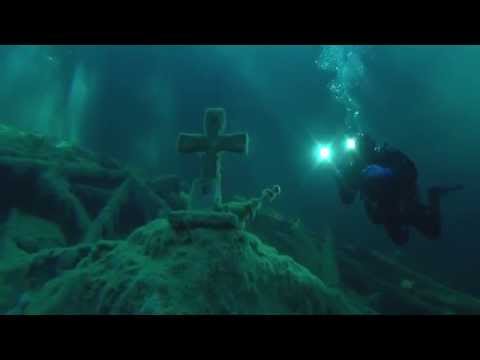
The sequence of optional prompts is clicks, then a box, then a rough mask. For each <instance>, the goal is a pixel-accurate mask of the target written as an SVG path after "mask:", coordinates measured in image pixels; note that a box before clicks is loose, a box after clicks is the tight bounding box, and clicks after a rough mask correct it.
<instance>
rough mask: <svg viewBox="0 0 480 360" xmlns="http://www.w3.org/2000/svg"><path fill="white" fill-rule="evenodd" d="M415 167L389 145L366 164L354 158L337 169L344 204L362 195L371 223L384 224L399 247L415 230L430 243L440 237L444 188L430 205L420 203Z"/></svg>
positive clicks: (432, 191)
mask: <svg viewBox="0 0 480 360" xmlns="http://www.w3.org/2000/svg"><path fill="white" fill-rule="evenodd" d="M417 178H418V173H417V169H416V166H415V164H414V163H413V161H412V160H410V159H409V158H408V157H407V156H406V155H405V154H403V153H402V152H400V151H398V150H396V149H393V148H390V147H389V146H387V145H384V146H382V147H377V148H375V150H373V151H371V152H370V154H368V156H365V158H364V160H363V161H362V160H360V159H359V158H351V159H350V160H348V161H346V162H345V163H344V164H343V165H340V166H339V167H338V169H337V176H336V179H337V185H338V189H339V195H340V198H341V200H342V202H343V203H344V204H351V203H353V202H354V200H355V197H356V196H357V194H358V193H360V196H361V197H362V200H363V201H364V206H365V210H366V213H367V216H368V218H369V220H370V221H371V222H372V223H374V224H382V225H383V226H384V227H385V230H386V231H387V233H388V235H389V236H390V238H391V239H392V240H393V241H394V242H395V243H396V244H399V245H402V244H405V243H406V242H408V239H409V231H408V227H409V226H413V227H414V228H416V229H417V230H418V231H420V232H421V233H422V234H423V235H424V236H425V237H427V238H429V239H436V238H438V237H439V236H440V231H441V217H440V209H439V208H440V207H439V196H440V193H441V191H436V190H438V189H440V188H431V189H430V191H429V204H428V205H424V204H422V203H421V202H420V199H419V191H418V185H417Z"/></svg>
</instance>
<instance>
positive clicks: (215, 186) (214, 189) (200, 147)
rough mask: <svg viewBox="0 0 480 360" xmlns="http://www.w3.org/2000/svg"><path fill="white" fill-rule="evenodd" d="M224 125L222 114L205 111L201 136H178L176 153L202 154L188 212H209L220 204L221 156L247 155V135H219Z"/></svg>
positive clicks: (220, 109) (220, 112)
mask: <svg viewBox="0 0 480 360" xmlns="http://www.w3.org/2000/svg"><path fill="white" fill-rule="evenodd" d="M225 123H226V120H225V110H224V109H222V108H218V109H214V108H210V109H207V110H206V111H205V117H204V133H203V134H185V133H181V134H180V135H179V136H178V140H177V151H178V152H179V153H183V154H191V153H203V155H202V172H201V176H200V177H199V178H198V179H195V180H194V181H193V184H192V189H191V192H190V208H191V209H192V210H205V209H210V210H212V209H214V208H215V207H216V206H218V205H219V204H221V203H222V187H221V178H222V174H221V156H222V152H225V151H228V152H234V153H240V154H247V153H248V134H246V133H241V134H223V132H224V130H225Z"/></svg>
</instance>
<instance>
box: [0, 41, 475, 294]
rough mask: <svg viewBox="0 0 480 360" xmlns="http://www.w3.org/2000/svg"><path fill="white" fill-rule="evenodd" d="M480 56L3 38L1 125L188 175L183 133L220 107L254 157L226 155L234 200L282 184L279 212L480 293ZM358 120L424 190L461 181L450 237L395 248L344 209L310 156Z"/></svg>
mask: <svg viewBox="0 0 480 360" xmlns="http://www.w3.org/2000/svg"><path fill="white" fill-rule="evenodd" d="M479 61H480V46H451V45H444V46H429V45H416V46H400V45H398V46H396V45H391V46H380V45H368V46H333V45H330V46H320V45H318V46H317V45H302V46H300V45H284V46H278V45H275V46H273V45H271V46H270V45H268V46H267V45H262V46H256V45H248V46H247V45H242V46H240V45H235V46H233V45H232V46H225V45H217V46H200V45H198V46H184V45H182V46H172V45H169V46H166V45H165V46H163V45H162V46H160V45H159V46H144V45H142V46H126V45H124V46H119V45H117V46H110V45H109V46H107V45H95V46H90V45H89V46H87V45H85V46H79V45H75V46H73V45H72V46H66V45H65V46H64V45H62V46H59V45H56V46H40V45H35V46H33V45H31V46H30V45H29V46H26V45H25V46H23V45H22V46H0V82H1V84H2V86H1V87H0V121H1V122H2V123H4V124H8V125H11V126H15V127H18V128H20V129H22V130H24V131H30V132H35V133H39V134H46V135H50V136H54V137H57V138H59V139H64V140H66V141H69V142H72V143H74V144H78V145H79V146H82V147H85V148H87V149H90V150H92V151H93V152H95V153H98V154H104V155H106V156H110V157H113V158H115V159H117V160H119V161H121V162H122V163H126V164H129V165H130V166H132V167H135V168H138V169H142V170H141V171H144V172H146V173H147V174H148V176H151V177H154V176H158V175H161V174H177V175H179V176H180V177H181V178H183V179H187V180H189V181H191V180H192V179H194V178H195V177H197V175H198V174H199V171H200V168H199V159H198V157H196V156H187V155H182V154H178V153H177V152H176V137H177V135H178V133H180V132H201V131H202V128H203V115H204V111H205V108H209V107H223V108H224V109H225V110H226V119H227V129H226V130H227V132H239V131H241V132H243V131H245V132H247V133H248V134H249V137H250V149H249V154H248V156H243V155H235V154H233V155H232V154H225V156H224V159H223V163H222V167H223V170H222V174H223V189H224V198H226V199H230V198H233V197H234V196H236V195H242V196H246V197H247V196H256V195H258V193H259V191H260V190H261V189H263V188H265V187H267V186H271V185H272V184H279V185H280V186H281V188H282V195H281V197H279V199H278V200H276V203H275V207H276V208H277V209H279V210H280V211H281V212H282V213H283V214H285V215H287V216H289V217H291V218H298V219H301V221H302V222H303V223H304V224H305V225H306V226H308V227H309V228H310V229H312V230H314V231H319V232H322V231H324V229H325V228H329V229H331V231H332V233H333V234H334V239H335V242H336V243H338V244H345V245H348V244H352V245H354V246H356V247H364V248H366V249H374V250H378V251H380V252H382V253H385V254H388V255H389V256H391V257H392V258H396V259H398V260H399V261H401V262H402V263H405V264H409V265H410V266H411V267H412V268H414V269H416V270H418V271H420V272H423V273H425V274H428V275H429V276H431V277H432V278H434V279H436V280H438V281H441V282H443V283H445V284H448V285H449V286H451V287H452V288H454V289H456V290H460V291H465V292H467V293H469V294H471V295H474V296H479V297H480V283H479V282H478V274H480V255H479V254H480V243H479V235H478V233H477V228H478V220H479V215H480V211H479V209H478V204H477V199H480V188H479V186H478V181H479V179H480V166H479V161H478V154H480V142H479V140H478V139H479V138H480V124H479V122H478V119H479V116H480V93H479V92H478V88H479V87H480V71H479V69H478V63H479ZM346 123H352V124H354V125H355V126H356V127H358V128H360V129H362V130H364V131H368V132H369V133H371V134H372V135H373V136H374V137H375V139H376V140H377V141H379V142H380V143H383V142H388V143H389V144H391V145H392V146H394V147H396V148H399V149H400V150H402V151H403V152H405V153H406V154H407V155H408V156H409V157H411V158H412V159H413V160H414V161H415V162H416V165H417V167H418V170H419V174H420V178H419V181H420V187H421V190H422V193H423V194H425V191H426V189H427V188H428V187H429V186H432V185H450V184H457V183H461V184H464V185H465V190H464V191H463V192H459V193H455V194H452V195H451V196H448V197H447V198H446V199H445V201H444V202H443V209H442V211H443V221H444V225H443V235H442V238H441V239H440V240H438V241H429V240H426V239H424V238H423V237H422V236H420V235H419V234H416V233H413V232H412V238H411V241H410V242H409V243H408V244H407V245H406V246H404V247H398V246H396V245H394V244H393V243H392V242H391V240H390V239H389V238H388V237H387V235H386V234H385V233H384V230H383V228H381V227H379V226H375V225H372V224H370V223H369V222H368V220H367V218H366V215H365V214H364V210H363V207H362V205H361V203H360V202H358V201H357V202H356V204H355V205H354V206H352V207H344V206H342V205H341V203H340V201H339V199H338V196H337V193H336V188H335V183H334V179H333V178H332V177H331V176H329V174H328V173H327V172H326V171H325V170H324V169H322V168H321V167H318V166H316V163H315V159H314V157H313V156H312V150H313V149H314V147H315V145H316V142H318V141H321V142H328V141H331V139H333V138H334V137H335V136H337V135H338V134H339V133H340V132H342V131H344V130H345V124H346Z"/></svg>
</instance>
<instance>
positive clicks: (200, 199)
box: [190, 178, 222, 210]
mask: <svg viewBox="0 0 480 360" xmlns="http://www.w3.org/2000/svg"><path fill="white" fill-rule="evenodd" d="M221 203H222V189H221V185H220V179H219V178H213V179H196V180H194V181H193V184H192V190H191V192H190V209H191V210H215V209H217V207H218V206H219V205H220V204H221Z"/></svg>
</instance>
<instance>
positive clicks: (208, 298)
mask: <svg viewBox="0 0 480 360" xmlns="http://www.w3.org/2000/svg"><path fill="white" fill-rule="evenodd" d="M10 245H11V248H10V252H9V256H8V257H3V259H2V261H1V263H0V311H2V312H4V313H10V314H15V313H16V314H353V313H365V312H369V310H368V309H366V308H364V307H361V306H358V305H354V304H353V303H351V301H349V300H348V299H347V298H346V297H345V295H344V294H342V293H341V292H340V291H339V290H336V289H332V288H329V287H327V286H326V285H325V284H324V283H323V282H322V280H320V279H319V278H318V277H316V276H315V275H313V274H312V273H311V272H310V271H309V270H307V269H306V268H305V267H303V266H301V265H299V264H298V263H296V262H295V261H293V260H292V259H291V258H290V257H288V256H285V255H281V254H279V253H278V252H277V251H276V250H275V249H274V248H272V247H270V246H267V245H265V244H264V243H263V242H262V241H261V240H260V239H258V238H257V237H256V236H255V235H253V234H251V233H248V232H244V231H240V230H235V229H231V230H225V229H223V230H222V229H213V228H202V227H198V228H196V229H190V230H188V231H187V230H185V231H184V230H180V231H176V230H174V229H173V228H172V227H171V225H170V223H169V221H168V220H167V219H159V220H155V221H153V222H151V223H149V224H147V225H146V226H143V227H141V228H139V229H137V230H136V231H135V232H133V233H132V234H131V235H130V236H129V237H128V239H126V240H123V241H99V242H97V243H96V244H82V245H76V246H73V247H57V248H50V249H44V250H41V251H39V252H38V253H36V254H33V255H32V254H26V253H25V252H23V251H21V250H19V249H17V248H15V247H14V246H13V244H10Z"/></svg>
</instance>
